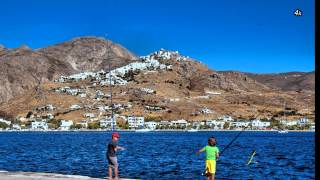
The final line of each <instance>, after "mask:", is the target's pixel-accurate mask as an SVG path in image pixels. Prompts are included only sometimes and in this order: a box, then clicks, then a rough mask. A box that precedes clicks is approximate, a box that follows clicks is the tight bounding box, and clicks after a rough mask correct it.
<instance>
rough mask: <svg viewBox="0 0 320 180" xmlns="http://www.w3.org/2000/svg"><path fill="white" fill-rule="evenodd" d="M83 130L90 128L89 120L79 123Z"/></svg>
mask: <svg viewBox="0 0 320 180" xmlns="http://www.w3.org/2000/svg"><path fill="white" fill-rule="evenodd" d="M77 124H80V125H81V126H82V127H83V128H88V121H87V120H81V121H80V122H79V123H77Z"/></svg>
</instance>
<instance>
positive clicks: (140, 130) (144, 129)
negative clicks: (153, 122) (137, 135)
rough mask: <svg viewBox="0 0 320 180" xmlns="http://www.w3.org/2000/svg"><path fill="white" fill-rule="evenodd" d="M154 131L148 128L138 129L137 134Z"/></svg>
mask: <svg viewBox="0 0 320 180" xmlns="http://www.w3.org/2000/svg"><path fill="white" fill-rule="evenodd" d="M150 131H152V130H151V129H148V128H143V129H136V130H135V132H150Z"/></svg>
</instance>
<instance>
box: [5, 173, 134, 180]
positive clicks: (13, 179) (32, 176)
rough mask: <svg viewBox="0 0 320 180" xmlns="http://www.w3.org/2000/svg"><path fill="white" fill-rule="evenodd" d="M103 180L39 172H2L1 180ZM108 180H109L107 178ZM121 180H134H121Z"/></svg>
mask: <svg viewBox="0 0 320 180" xmlns="http://www.w3.org/2000/svg"><path fill="white" fill-rule="evenodd" d="M40 179H41V180H57V179H60V180H62V179H66V180H76V179H79V180H102V179H101V178H92V177H88V176H79V175H64V174H54V173H39V172H7V171H0V180H40ZM106 179H107V178H106ZM119 180H132V179H126V178H120V179H119Z"/></svg>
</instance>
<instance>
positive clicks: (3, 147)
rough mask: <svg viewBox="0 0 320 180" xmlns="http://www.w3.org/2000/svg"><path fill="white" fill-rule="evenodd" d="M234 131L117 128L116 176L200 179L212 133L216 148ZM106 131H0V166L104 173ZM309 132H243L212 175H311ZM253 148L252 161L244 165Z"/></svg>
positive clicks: (312, 138)
mask: <svg viewBox="0 0 320 180" xmlns="http://www.w3.org/2000/svg"><path fill="white" fill-rule="evenodd" d="M237 134H238V132H196V133H194V132H193V133H190V132H189V133H188V132H150V133H149V132H148V133H135V132H120V136H121V138H120V141H119V145H120V146H123V147H125V148H126V150H125V151H121V152H118V161H119V168H120V176H121V177H126V178H141V179H205V178H204V177H203V176H201V172H202V171H203V170H204V162H205V161H204V158H205V157H204V154H201V155H196V154H195V152H196V151H197V150H199V149H200V148H202V147H204V146H205V145H206V144H207V138H208V137H210V136H215V137H216V138H217V141H218V147H219V148H220V151H221V150H223V149H224V147H225V146H226V145H227V144H228V143H229V142H230V141H231V140H232V139H233V138H234V137H235V136H236V135H237ZM110 136H111V132H0V170H7V171H33V172H54V173H61V174H76V175H86V176H91V177H99V178H102V177H105V176H107V162H106V158H105V154H106V145H107V143H108V141H109V140H110ZM314 141H315V135H314V133H313V132H289V133H288V134H278V133H276V132H243V133H241V135H240V136H239V137H238V138H237V140H236V141H235V142H234V143H233V144H232V145H231V146H230V148H228V149H227V150H226V151H225V152H224V153H223V155H222V156H221V158H220V160H219V161H218V162H217V173H216V179H315V142H314ZM253 150H256V152H257V155H256V156H255V157H254V163H253V164H251V165H249V166H247V165H246V163H247V160H248V158H249V156H250V154H251V153H252V151H253Z"/></svg>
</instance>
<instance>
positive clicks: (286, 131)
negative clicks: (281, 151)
mask: <svg viewBox="0 0 320 180" xmlns="http://www.w3.org/2000/svg"><path fill="white" fill-rule="evenodd" d="M278 133H280V134H285V133H288V130H285V129H282V130H278Z"/></svg>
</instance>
